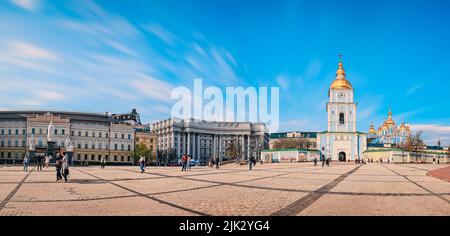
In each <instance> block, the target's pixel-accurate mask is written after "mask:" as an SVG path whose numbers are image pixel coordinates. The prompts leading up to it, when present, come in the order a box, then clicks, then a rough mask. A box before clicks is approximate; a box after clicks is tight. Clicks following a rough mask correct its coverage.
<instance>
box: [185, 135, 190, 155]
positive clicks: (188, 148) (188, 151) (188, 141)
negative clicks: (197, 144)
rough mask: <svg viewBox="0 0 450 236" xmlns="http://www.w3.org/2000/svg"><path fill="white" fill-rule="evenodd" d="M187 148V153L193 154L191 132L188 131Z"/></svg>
mask: <svg viewBox="0 0 450 236" xmlns="http://www.w3.org/2000/svg"><path fill="white" fill-rule="evenodd" d="M186 143H187V149H186V153H187V154H188V155H191V132H188V133H187V142H186Z"/></svg>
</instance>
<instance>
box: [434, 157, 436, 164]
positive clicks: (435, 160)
mask: <svg viewBox="0 0 450 236" xmlns="http://www.w3.org/2000/svg"><path fill="white" fill-rule="evenodd" d="M434 164H436V158H434V157H433V165H434Z"/></svg>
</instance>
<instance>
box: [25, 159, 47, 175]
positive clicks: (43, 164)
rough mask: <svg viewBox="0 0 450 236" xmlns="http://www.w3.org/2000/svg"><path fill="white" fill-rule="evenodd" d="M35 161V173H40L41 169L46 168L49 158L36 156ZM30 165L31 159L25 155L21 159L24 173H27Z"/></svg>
mask: <svg viewBox="0 0 450 236" xmlns="http://www.w3.org/2000/svg"><path fill="white" fill-rule="evenodd" d="M35 159H36V166H37V171H42V169H43V168H44V167H45V168H48V165H49V163H50V157H49V156H44V155H36V156H35ZM30 163H31V157H29V156H28V155H25V156H24V158H23V170H24V171H28V166H29V165H30Z"/></svg>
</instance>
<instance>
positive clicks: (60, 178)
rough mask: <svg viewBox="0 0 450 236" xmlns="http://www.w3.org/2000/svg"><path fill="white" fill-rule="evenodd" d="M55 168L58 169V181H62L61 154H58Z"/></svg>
mask: <svg viewBox="0 0 450 236" xmlns="http://www.w3.org/2000/svg"><path fill="white" fill-rule="evenodd" d="M55 167H56V181H59V180H62V175H61V169H62V157H61V153H58V154H57V155H56V162H55Z"/></svg>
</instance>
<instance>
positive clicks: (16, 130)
mask: <svg viewBox="0 0 450 236" xmlns="http://www.w3.org/2000/svg"><path fill="white" fill-rule="evenodd" d="M5 133H6V132H5V129H2V130H1V134H2V135H5ZM7 133H8V135H11V134H13V132H12V129H8V132H7ZM26 133H27V131H26V130H25V129H22V134H26ZM14 134H15V135H18V134H19V129H14Z"/></svg>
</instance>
